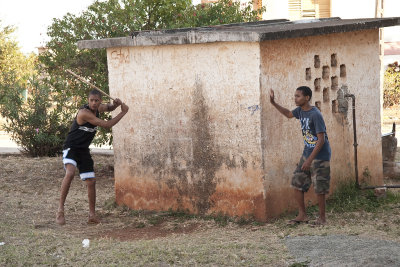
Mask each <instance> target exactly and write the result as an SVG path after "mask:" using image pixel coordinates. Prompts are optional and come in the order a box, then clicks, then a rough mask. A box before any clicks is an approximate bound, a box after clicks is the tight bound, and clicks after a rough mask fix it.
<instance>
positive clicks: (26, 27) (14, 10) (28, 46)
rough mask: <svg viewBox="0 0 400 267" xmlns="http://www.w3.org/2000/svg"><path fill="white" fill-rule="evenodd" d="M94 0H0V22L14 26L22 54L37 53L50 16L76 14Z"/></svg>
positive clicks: (49, 23) (50, 21) (44, 38)
mask: <svg viewBox="0 0 400 267" xmlns="http://www.w3.org/2000/svg"><path fill="white" fill-rule="evenodd" d="M93 2H94V0H0V20H1V22H0V23H1V25H2V26H6V25H14V26H16V27H17V31H16V32H15V34H14V36H15V37H16V39H17V41H18V43H19V45H20V47H21V50H22V51H23V52H24V53H30V52H35V53H36V52H37V47H39V46H41V45H43V44H44V41H45V40H46V32H47V27H48V26H50V25H51V23H52V19H53V18H62V17H63V16H64V15H65V14H66V13H68V12H70V13H73V14H78V13H80V12H81V11H82V10H85V9H86V8H87V7H88V6H89V5H90V4H91V3H93Z"/></svg>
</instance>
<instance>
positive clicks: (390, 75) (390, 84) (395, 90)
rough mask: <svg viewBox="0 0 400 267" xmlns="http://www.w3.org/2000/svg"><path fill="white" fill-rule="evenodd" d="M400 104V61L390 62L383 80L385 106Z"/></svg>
mask: <svg viewBox="0 0 400 267" xmlns="http://www.w3.org/2000/svg"><path fill="white" fill-rule="evenodd" d="M399 104H400V66H399V64H398V62H395V63H393V64H389V66H388V68H387V69H386V71H385V76H384V82H383V106H384V107H385V108H386V107H391V106H393V105H399Z"/></svg>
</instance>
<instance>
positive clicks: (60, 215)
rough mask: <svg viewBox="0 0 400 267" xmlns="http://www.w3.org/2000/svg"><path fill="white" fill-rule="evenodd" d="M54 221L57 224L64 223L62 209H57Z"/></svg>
mask: <svg viewBox="0 0 400 267" xmlns="http://www.w3.org/2000/svg"><path fill="white" fill-rule="evenodd" d="M56 223H57V224H59V225H64V224H65V216H64V212H63V211H57V216H56Z"/></svg>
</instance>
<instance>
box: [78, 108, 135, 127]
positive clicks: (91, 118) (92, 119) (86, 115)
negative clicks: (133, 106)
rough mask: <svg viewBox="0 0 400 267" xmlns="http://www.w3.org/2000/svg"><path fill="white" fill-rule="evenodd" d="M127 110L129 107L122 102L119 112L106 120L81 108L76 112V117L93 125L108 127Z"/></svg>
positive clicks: (116, 121) (118, 119) (115, 122)
mask: <svg viewBox="0 0 400 267" xmlns="http://www.w3.org/2000/svg"><path fill="white" fill-rule="evenodd" d="M128 110H129V107H128V106H127V105H125V104H123V103H122V105H121V112H120V113H119V114H118V115H117V116H115V117H114V118H112V119H111V120H108V121H105V120H102V119H99V118H97V117H96V116H95V115H94V114H93V113H92V112H90V111H88V110H81V111H80V112H79V114H78V118H77V119H79V120H80V121H84V122H89V123H91V124H93V125H96V126H100V127H103V128H106V129H109V128H111V127H113V126H114V125H115V124H117V123H118V122H119V121H120V120H121V119H122V117H123V116H125V114H126V113H127V112H128Z"/></svg>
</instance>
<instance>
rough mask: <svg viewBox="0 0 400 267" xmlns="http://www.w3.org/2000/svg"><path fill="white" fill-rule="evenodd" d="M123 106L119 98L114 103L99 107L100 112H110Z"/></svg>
mask: <svg viewBox="0 0 400 267" xmlns="http://www.w3.org/2000/svg"><path fill="white" fill-rule="evenodd" d="M121 104H122V101H121V100H120V99H119V98H116V99H115V100H114V101H113V103H112V104H111V103H107V104H101V105H100V106H99V112H109V111H113V110H115V109H116V108H117V107H119V106H120V105H121Z"/></svg>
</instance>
